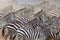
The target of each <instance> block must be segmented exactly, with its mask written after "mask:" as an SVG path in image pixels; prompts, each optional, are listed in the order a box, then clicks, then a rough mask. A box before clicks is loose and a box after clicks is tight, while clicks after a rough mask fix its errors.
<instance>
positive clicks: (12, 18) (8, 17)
mask: <svg viewBox="0 0 60 40" xmlns="http://www.w3.org/2000/svg"><path fill="white" fill-rule="evenodd" d="M15 18H16V17H15V14H14V13H13V12H11V13H9V14H7V15H6V16H5V17H4V18H3V19H4V21H6V22H11V21H13V20H15Z"/></svg>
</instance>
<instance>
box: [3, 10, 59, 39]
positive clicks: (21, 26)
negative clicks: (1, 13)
mask: <svg viewBox="0 0 60 40" xmlns="http://www.w3.org/2000/svg"><path fill="white" fill-rule="evenodd" d="M6 16H9V17H6ZM6 16H5V17H6V18H7V19H3V20H6V21H7V23H6V24H5V25H4V26H3V28H2V36H3V37H4V38H5V40H7V38H8V37H9V39H10V40H51V39H54V40H60V27H59V26H60V25H59V24H60V17H59V18H57V17H56V16H52V17H49V16H48V15H46V13H45V12H44V11H43V10H41V11H39V12H38V13H36V14H34V18H33V19H32V20H30V21H26V20H27V19H25V18H23V17H22V18H20V17H16V16H15V13H14V12H12V13H9V14H8V15H6ZM5 17H4V18H5Z"/></svg>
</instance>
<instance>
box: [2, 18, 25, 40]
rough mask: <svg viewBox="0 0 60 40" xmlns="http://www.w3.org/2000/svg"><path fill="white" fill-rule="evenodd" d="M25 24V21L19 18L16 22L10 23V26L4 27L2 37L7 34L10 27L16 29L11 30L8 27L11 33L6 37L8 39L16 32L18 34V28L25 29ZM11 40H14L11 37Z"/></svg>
mask: <svg viewBox="0 0 60 40" xmlns="http://www.w3.org/2000/svg"><path fill="white" fill-rule="evenodd" d="M23 23H24V21H23V20H22V19H19V18H17V19H16V20H14V21H11V22H9V23H8V24H6V25H5V26H4V27H3V29H2V35H3V36H4V35H5V34H4V33H5V29H6V28H7V27H8V26H11V27H13V28H15V29H12V28H9V27H8V31H9V33H8V34H7V35H6V36H7V37H8V36H9V35H11V36H12V35H13V34H14V33H15V32H16V30H17V29H18V28H20V27H21V26H22V27H23ZM17 25H20V26H17ZM10 39H11V40H12V37H10Z"/></svg>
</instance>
